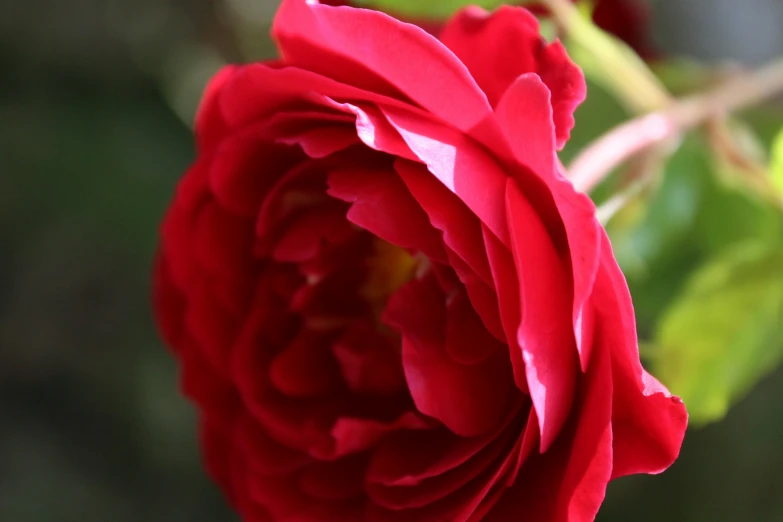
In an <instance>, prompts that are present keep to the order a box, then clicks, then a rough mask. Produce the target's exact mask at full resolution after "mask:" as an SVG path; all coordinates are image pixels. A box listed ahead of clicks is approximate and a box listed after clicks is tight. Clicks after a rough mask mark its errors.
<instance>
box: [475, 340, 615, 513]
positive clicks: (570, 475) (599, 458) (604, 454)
mask: <svg viewBox="0 0 783 522" xmlns="http://www.w3.org/2000/svg"><path fill="white" fill-rule="evenodd" d="M606 348H607V349H602V350H596V352H597V353H596V354H595V356H594V357H593V358H592V359H591V360H590V368H589V369H588V372H587V374H585V375H583V376H582V377H581V378H580V383H579V386H578V390H577V393H576V397H577V399H576V401H575V404H574V412H573V413H572V415H571V416H570V418H569V420H568V422H567V424H566V425H565V426H564V429H563V431H562V433H561V434H560V436H559V437H558V438H557V440H556V442H555V443H554V444H553V445H552V447H551V448H550V449H549V451H547V452H546V453H543V454H535V453H534V454H532V455H531V456H530V457H529V458H528V460H527V462H525V465H524V466H523V467H522V469H521V471H520V473H519V475H518V477H517V480H516V481H515V482H514V484H513V485H512V486H511V487H510V488H509V489H508V491H507V492H506V493H505V494H504V495H503V496H502V497H501V499H500V500H499V502H498V503H497V505H496V506H495V507H494V508H493V509H492V510H491V511H490V512H489V513H488V514H487V516H486V518H485V519H483V521H484V522H508V521H509V520H524V521H525V522H593V521H594V520H595V515H596V513H597V512H598V508H599V507H600V505H601V502H602V501H603V499H604V495H605V492H606V485H607V483H608V482H609V478H610V475H611V473H612V425H611V402H610V401H607V400H606V399H607V397H610V396H611V395H612V370H611V361H610V354H609V351H610V350H609V349H608V347H606Z"/></svg>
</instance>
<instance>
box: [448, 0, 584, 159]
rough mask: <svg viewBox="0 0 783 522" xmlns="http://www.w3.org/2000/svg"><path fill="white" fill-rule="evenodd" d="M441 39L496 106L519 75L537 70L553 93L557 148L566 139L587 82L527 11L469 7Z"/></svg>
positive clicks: (563, 50)
mask: <svg viewBox="0 0 783 522" xmlns="http://www.w3.org/2000/svg"><path fill="white" fill-rule="evenodd" d="M441 41H442V42H443V43H444V44H445V45H446V46H447V47H448V48H449V49H451V50H452V51H453V52H454V54H456V55H457V56H458V57H459V59H460V60H462V63H464V64H465V65H466V66H467V67H468V69H469V70H470V73H471V74H472V75H473V78H475V79H476V82H477V83H478V84H479V86H481V88H482V89H483V90H484V92H485V93H486V95H487V98H488V99H489V102H490V103H491V104H492V105H493V106H495V105H497V104H498V102H499V101H500V98H501V97H502V96H503V93H504V92H505V91H506V89H508V87H509V86H510V85H511V84H512V83H513V82H514V80H516V79H517V78H518V77H519V76H520V75H522V74H525V73H536V74H537V75H538V76H540V77H541V80H542V81H543V82H544V84H545V85H546V86H547V88H548V89H549V91H550V92H551V93H552V97H551V103H552V107H553V118H554V122H555V133H556V136H557V146H558V148H562V147H563V145H565V143H566V141H568V137H569V135H570V132H571V128H572V127H573V126H574V116H573V114H574V110H575V109H576V107H577V106H578V105H579V104H580V103H582V101H583V100H584V98H585V94H586V86H585V80H584V76H583V75H582V71H581V70H580V69H579V67H577V66H576V65H575V64H574V63H573V62H572V61H571V59H570V58H569V57H568V55H567V54H566V52H565V49H564V48H563V46H562V44H561V43H560V42H554V43H552V44H547V43H546V42H545V41H544V39H543V38H542V37H541V34H540V32H539V26H538V20H537V19H536V17H535V16H533V15H532V14H531V13H530V12H529V11H527V10H526V9H522V8H519V7H509V6H502V7H500V8H499V9H497V10H496V11H494V12H493V13H488V12H486V11H484V10H483V9H481V8H479V7H469V8H467V9H463V10H462V11H460V12H459V13H457V14H456V15H455V16H454V18H452V19H451V21H450V22H449V23H448V24H447V25H446V27H445V28H444V29H443V32H442V34H441Z"/></svg>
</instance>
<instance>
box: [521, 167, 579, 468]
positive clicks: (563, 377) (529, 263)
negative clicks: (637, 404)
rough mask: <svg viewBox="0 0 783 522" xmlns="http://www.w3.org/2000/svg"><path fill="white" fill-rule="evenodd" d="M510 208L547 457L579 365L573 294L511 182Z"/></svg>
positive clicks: (527, 350) (528, 359) (533, 392)
mask: <svg viewBox="0 0 783 522" xmlns="http://www.w3.org/2000/svg"><path fill="white" fill-rule="evenodd" d="M506 208H507V211H508V224H509V229H510V233H511V242H512V253H513V255H514V263H515V265H516V268H517V277H518V278H519V286H520V292H519V293H520V296H521V301H522V303H521V304H522V322H521V324H520V325H519V331H518V334H517V335H518V338H519V345H520V347H521V348H522V354H523V357H524V360H525V370H526V374H527V383H528V386H529V388H530V396H531V398H532V400H533V406H534V407H535V409H536V413H537V416H538V422H539V426H540V428H541V451H542V452H544V451H546V450H547V449H548V448H549V446H550V445H551V444H552V442H553V441H554V440H555V437H557V435H558V433H559V432H560V428H561V427H562V426H563V424H564V423H565V421H566V418H567V416H568V413H569V411H570V409H571V401H572V400H573V395H574V386H575V382H576V376H577V368H578V361H577V353H576V345H575V341H574V333H573V330H572V329H571V328H570V325H569V322H570V321H569V315H570V313H569V312H570V301H571V295H570V294H571V292H570V288H569V286H568V282H567V276H566V272H565V270H566V267H564V266H563V262H562V260H561V259H560V258H559V257H558V255H557V252H556V251H555V248H554V245H553V244H552V240H551V238H550V237H549V236H548V234H547V231H546V229H545V228H544V225H543V224H542V223H541V220H540V218H539V217H538V216H537V215H536V213H535V211H534V210H533V207H532V206H531V205H530V203H529V202H528V201H527V200H526V199H525V197H524V196H523V195H522V193H521V192H520V191H519V188H518V187H517V185H516V184H515V182H514V181H513V180H511V179H509V181H508V184H507V189H506Z"/></svg>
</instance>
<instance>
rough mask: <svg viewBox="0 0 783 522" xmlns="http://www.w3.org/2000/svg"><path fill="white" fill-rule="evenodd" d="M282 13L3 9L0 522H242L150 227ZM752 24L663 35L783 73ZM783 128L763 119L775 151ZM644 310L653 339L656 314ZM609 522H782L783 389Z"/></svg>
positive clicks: (629, 495)
mask: <svg viewBox="0 0 783 522" xmlns="http://www.w3.org/2000/svg"><path fill="white" fill-rule="evenodd" d="M275 4H276V3H275V2H274V1H273V0H267V1H265V0H231V1H229V0H226V1H220V0H176V1H174V0H135V1H132V0H71V1H69V2H56V1H55V0H26V1H24V2H10V1H6V2H3V3H2V4H0V67H1V68H2V73H1V75H0V347H1V349H0V415H1V417H0V419H2V420H0V521H3V522H71V521H74V522H75V521H85V522H90V521H107V520H112V521H116V522H122V521H134V522H137V521H148V522H163V521H172V520H176V521H192V522H202V521H203V522H207V521H209V522H218V521H230V520H235V517H234V516H233V515H232V514H231V513H230V512H229V511H228V509H227V508H226V507H225V505H224V503H223V500H222V498H221V496H220V494H219V493H218V492H217V490H216V488H214V487H213V486H212V485H211V484H210V483H209V482H208V480H207V479H206V478H205V477H204V474H203V472H202V469H201V465H200V462H199V456H198V451H197V447H196V442H195V430H194V415H193V412H192V410H191V408H190V406H189V405H188V404H187V403H186V402H185V401H184V400H183V399H181V398H180V396H179V395H178V392H177V384H176V379H177V376H176V368H175V366H174V363H173V361H172V360H171V358H170V357H169V356H168V354H167V353H166V352H165V350H164V348H163V347H162V345H161V343H160V342H159V340H158V338H157V336H156V333H155V330H154V326H153V323H152V318H151V313H150V307H149V286H150V284H149V273H150V262H151V258H152V255H153V253H154V249H155V242H156V235H157V230H156V227H157V223H158V221H159V219H160V217H161V215H162V212H163V211H164V208H165V206H166V203H167V201H168V198H169V197H170V195H171V193H172V190H173V187H174V185H175V183H176V180H177V178H178V177H179V176H180V174H181V173H182V172H183V170H184V169H185V168H186V166H187V165H188V163H189V162H190V161H191V159H192V158H193V154H194V151H193V144H192V137H191V129H190V128H189V123H190V120H191V118H192V114H193V110H194V107H195V105H196V103H197V100H198V97H199V94H200V91H201V89H202V87H203V84H204V82H205V81H206V79H207V78H208V77H209V75H210V74H212V73H213V72H214V71H215V70H216V68H217V67H219V66H220V64H221V63H223V62H225V61H239V60H243V59H247V57H252V58H259V57H264V56H270V55H271V54H272V53H273V52H274V50H273V47H272V46H271V44H270V42H269V39H268V36H267V28H268V24H269V21H270V19H271V17H272V15H273V13H274V10H275V7H276V5H275ZM740 4H741V3H739V2H736V1H733V0H725V1H724V0H720V1H719V0H702V1H699V2H696V1H688V2H681V0H659V1H658V2H657V3H656V4H655V5H654V13H655V18H654V31H653V32H654V35H655V36H656V39H657V40H658V41H659V43H660V46H661V47H662V48H663V49H664V50H665V51H666V52H668V53H671V54H675V55H678V56H680V55H689V56H693V57H696V58H701V59H706V60H712V61H715V60H723V59H735V60H740V61H744V62H746V63H758V62H761V61H763V60H765V59H769V58H771V57H772V56H774V55H776V54H780V53H781V52H783V32H782V31H781V30H780V28H781V27H783V4H781V3H780V1H779V0H754V1H748V2H746V3H744V4H742V5H741V6H740ZM238 19H241V20H242V21H243V22H242V24H240V25H241V28H240V29H238V26H237V23H236V21H237V20H238ZM591 95H593V92H591ZM592 99H593V100H595V101H594V102H593V105H591V106H590V107H588V108H585V109H584V110H583V111H582V113H581V118H580V117H578V118H577V126H578V128H579V126H580V125H581V126H582V127H581V128H582V129H584V130H583V131H581V134H579V133H577V134H576V135H575V139H576V140H579V139H582V140H585V141H586V140H588V139H589V138H590V137H594V136H595V135H596V133H597V132H598V131H600V130H603V129H605V128H608V127H609V126H610V125H611V123H613V122H614V121H617V118H619V117H621V116H622V114H619V113H618V110H619V109H618V108H617V107H616V106H613V105H612V103H611V102H608V101H605V99H606V95H605V94H602V93H601V92H596V93H595V95H594V97H593V98H592ZM601 100H604V102H605V103H606V105H601V103H602V101H601ZM779 109H780V107H777V109H775V110H778V112H775V111H774V110H772V112H770V110H766V111H764V112H763V114H761V115H760V116H759V117H757V118H756V119H755V120H754V121H756V122H758V127H759V128H760V129H761V132H762V134H763V135H764V136H766V137H767V138H765V139H767V141H768V137H770V136H771V130H772V129H774V127H775V126H776V125H777V126H780V124H781V122H783V119H782V118H781V114H783V113H781V112H780V111H779ZM765 129H766V130H765ZM688 161H689V159H688V157H687V156H686V157H685V158H684V159H683V160H682V161H681V162H680V163H678V164H677V165H679V166H680V167H679V168H680V170H681V171H682V173H681V177H680V178H677V176H676V175H672V176H673V177H671V179H674V180H675V181H673V182H672V183H674V185H675V186H674V188H673V189H671V191H669V192H665V191H664V192H662V193H661V194H660V195H659V196H660V197H659V198H658V199H659V201H658V203H657V205H658V206H657V208H658V210H657V212H658V213H659V214H661V215H663V216H665V217H667V219H668V221H666V220H664V221H665V223H672V222H673V223H674V225H672V226H673V227H674V228H675V229H677V227H678V226H684V225H682V222H683V220H685V221H688V220H689V219H691V217H689V216H692V215H694V214H695V213H698V212H697V209H696V206H698V201H696V200H697V199H698V198H696V199H694V198H692V197H691V198H690V199H689V197H688V194H692V192H689V190H691V191H692V190H706V189H704V188H703V187H701V188H699V187H697V188H696V189H693V185H692V184H689V181H688V180H692V178H693V177H694V176H695V177H696V178H698V173H694V170H693V169H694V167H693V165H694V163H693V162H691V163H688ZM683 162H684V163H683ZM677 179H681V180H683V179H684V180H685V181H686V182H685V183H684V184H683V183H680V185H677V183H676V180H677ZM689 187H690V188H689ZM716 190H717V189H716ZM664 196H665V197H664ZM743 208H744V207H741V208H739V210H737V207H731V209H728V210H726V209H724V208H723V207H720V206H718V208H717V209H716V210H715V212H717V214H721V213H723V212H724V211H725V212H738V213H739V214H742V213H743V212H745V210H743ZM699 212H700V211H699ZM678 216H685V217H678ZM705 219H709V216H708V217H707V218H705ZM678 220H679V221H678ZM656 223H658V225H657V226H658V227H659V228H660V226H663V225H660V223H661V222H656ZM665 223H664V224H665ZM709 223H711V221H710V222H709ZM715 226H717V225H715ZM664 228H665V227H664ZM668 230H669V229H665V231H664V232H666V231H668ZM776 230H777V229H776ZM666 233H668V232H666ZM675 235H676V234H675ZM685 238H686V236H685V235H681V236H677V241H679V242H676V241H675V243H672V244H668V246H667V247H666V248H668V249H669V250H670V251H676V252H678V254H679V257H678V258H677V259H675V260H674V261H672V263H671V264H669V265H666V264H664V265H661V266H662V267H663V268H661V270H662V271H663V276H662V277H661V278H659V280H658V281H659V282H660V281H663V282H664V283H666V282H668V283H669V284H668V287H670V289H668V290H667V289H664V290H662V291H663V292H664V293H667V292H669V293H676V292H677V291H678V289H679V288H680V286H681V282H682V280H683V278H684V277H685V275H687V273H688V271H689V270H690V267H689V262H693V260H694V259H696V257H697V256H698V254H699V252H692V251H688V250H685V251H683V250H682V248H681V247H682V245H683V241H686V242H687V240H686V239H685ZM618 241H620V240H618ZM675 257H677V256H675ZM624 266H625V265H624ZM781 270H783V268H781ZM656 284H658V283H656ZM640 285H641V286H640ZM632 286H633V280H632ZM664 286H667V285H666V284H664ZM639 288H642V289H643V288H644V284H642V283H639V284H637V285H636V286H635V287H634V289H635V292H636V293H635V298H637V295H636V294H638V292H640V291H641V290H639ZM644 291H647V290H644ZM645 295H646V294H645ZM648 301H650V299H648ZM648 301H643V302H641V303H640V304H639V307H640V310H639V314H640V319H639V320H640V330H641V332H642V335H643V336H644V332H645V329H646V328H647V329H649V328H651V327H652V324H653V323H654V322H655V321H656V317H657V316H656V314H657V313H659V309H658V308H656V305H655V304H654V299H652V300H651V301H650V302H648ZM651 302H652V304H651ZM598 519H599V521H603V522H610V521H628V520H634V521H639V522H644V521H674V522H677V521H684V522H691V521H693V522H700V521H704V522H737V521H743V522H744V521H754V522H755V521H758V522H765V521H769V522H774V521H781V520H783V370H781V369H778V370H777V371H775V372H774V373H772V374H771V375H770V376H768V377H766V378H765V379H764V380H762V381H761V382H760V384H759V385H758V386H757V387H756V388H755V389H754V390H753V391H752V392H751V393H750V394H749V395H748V396H747V397H746V398H744V399H743V400H742V401H741V402H740V403H738V404H737V405H736V406H735V407H734V408H733V409H732V410H731V412H730V413H729V414H728V416H727V417H726V418H725V419H724V420H722V421H721V422H718V423H715V424H711V425H709V426H707V427H705V428H699V429H691V430H690V431H689V433H688V436H687V437H686V441H685V445H684V447H683V451H682V456H681V458H680V460H679V461H678V462H677V463H676V464H675V465H674V466H673V468H672V469H671V470H670V471H668V472H667V473H665V474H664V475H662V476H659V477H632V478H628V479H623V480H620V481H618V482H615V483H612V485H611V486H610V488H609V492H608V499H607V502H606V504H605V505H604V507H603V509H602V511H601V513H600V515H599V518H598Z"/></svg>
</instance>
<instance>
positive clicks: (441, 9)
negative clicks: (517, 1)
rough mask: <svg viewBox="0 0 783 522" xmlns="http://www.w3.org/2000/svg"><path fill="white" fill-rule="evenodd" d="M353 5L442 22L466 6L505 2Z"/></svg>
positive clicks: (388, 0) (395, 0) (380, 0)
mask: <svg viewBox="0 0 783 522" xmlns="http://www.w3.org/2000/svg"><path fill="white" fill-rule="evenodd" d="M355 3H356V4H357V5H366V6H368V7H372V8H374V9H379V10H381V11H388V12H390V13H394V14H395V15H402V16H410V17H412V18H426V19H433V20H444V19H446V18H448V17H449V16H451V15H452V14H453V13H454V12H455V11H457V10H458V9H459V8H461V7H465V6H467V5H477V6H479V7H483V8H485V9H495V8H497V7H500V6H501V5H503V4H504V3H507V2H504V1H503V0H429V1H426V2H422V1H421V0H355ZM521 3H526V2H521ZM528 3H529V2H528Z"/></svg>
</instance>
